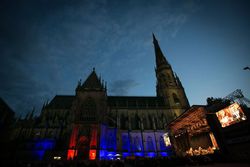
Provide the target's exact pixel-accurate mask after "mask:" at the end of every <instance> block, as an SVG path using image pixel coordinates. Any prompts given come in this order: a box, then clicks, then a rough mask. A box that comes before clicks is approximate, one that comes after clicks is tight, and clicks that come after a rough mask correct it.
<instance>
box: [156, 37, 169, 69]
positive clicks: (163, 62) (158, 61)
mask: <svg viewBox="0 0 250 167" xmlns="http://www.w3.org/2000/svg"><path fill="white" fill-rule="evenodd" d="M153 44H154V48H155V60H156V68H159V67H160V66H161V65H167V66H170V64H169V63H168V61H167V60H166V58H165V57H164V55H163V53H162V51H161V48H160V46H159V43H158V41H157V39H156V38H155V35H154V33H153Z"/></svg>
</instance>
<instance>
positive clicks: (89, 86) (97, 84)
mask: <svg viewBox="0 0 250 167" xmlns="http://www.w3.org/2000/svg"><path fill="white" fill-rule="evenodd" d="M80 89H83V90H103V85H102V83H101V80H100V78H98V77H97V75H96V72H95V68H93V71H92V73H91V74H90V75H89V76H88V78H87V79H86V81H85V82H84V83H83V84H82V85H81V88H80Z"/></svg>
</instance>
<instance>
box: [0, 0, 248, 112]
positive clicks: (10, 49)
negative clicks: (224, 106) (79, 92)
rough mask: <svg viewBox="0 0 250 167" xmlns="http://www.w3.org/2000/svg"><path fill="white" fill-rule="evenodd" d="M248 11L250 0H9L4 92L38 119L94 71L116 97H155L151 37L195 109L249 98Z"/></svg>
mask: <svg viewBox="0 0 250 167" xmlns="http://www.w3.org/2000/svg"><path fill="white" fill-rule="evenodd" d="M249 11H250V4H249V3H248V1H247V0H246V1H243V0H234V1H231V0H216V1H212V0H207V1H195V0H194V1H193V0H185V1H181V0H178V1H176V0H126V1H116V0H72V1H69V0H53V1H52V0H36V1H34V0H23V1H17V0H12V1H9V0H5V1H3V0H2V1H1V2H0V20H1V21H0V55H1V61H0V68H1V69H0V77H1V85H0V96H1V97H2V98H3V99H4V100H5V101H6V102H7V103H8V104H9V105H10V106H11V107H12V108H13V109H14V110H15V111H16V112H17V113H18V114H20V113H23V115H24V113H26V112H28V111H31V109H32V107H33V106H35V107H36V109H37V113H38V112H40V108H41V106H42V104H43V102H44V101H46V100H51V99H52V98H53V97H54V96H55V95H56V94H62V95H74V90H75V87H76V85H77V82H78V80H79V79H82V80H83V81H84V80H85V79H86V77H87V76H88V75H89V73H90V72H91V71H92V68H93V67H95V68H96V72H97V74H98V75H99V74H100V75H101V76H102V78H103V79H104V80H106V81H107V83H108V94H109V95H142V96H146V95H155V94H156V93H155V84H156V79H155V73H154V67H155V57H154V49H153V44H152V32H154V33H155V35H156V37H157V39H158V41H159V43H160V46H161V48H162V50H163V52H164V54H165V56H166V58H167V59H168V61H169V62H170V63H171V65H172V67H173V69H174V71H175V72H176V73H177V74H178V75H179V77H180V79H181V81H182V83H183V85H184V87H185V90H186V94H187V97H188V98H189V102H190V104H191V105H192V104H205V103H206V98H207V97H210V96H213V97H224V96H226V95H227V94H229V93H231V92H232V91H234V90H235V89H241V90H242V91H243V93H244V95H245V96H246V97H247V98H249V96H250V86H249V85H250V71H244V70H242V69H243V67H245V66H250V56H249V54H250V38H249V37H250V20H249V18H250V13H249Z"/></svg>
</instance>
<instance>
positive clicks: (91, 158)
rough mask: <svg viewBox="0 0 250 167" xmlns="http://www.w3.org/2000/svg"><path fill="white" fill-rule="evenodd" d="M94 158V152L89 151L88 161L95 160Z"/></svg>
mask: <svg viewBox="0 0 250 167" xmlns="http://www.w3.org/2000/svg"><path fill="white" fill-rule="evenodd" d="M95 158H96V150H89V159H90V160H95Z"/></svg>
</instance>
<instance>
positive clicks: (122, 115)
mask: <svg viewBox="0 0 250 167" xmlns="http://www.w3.org/2000/svg"><path fill="white" fill-rule="evenodd" d="M120 120H121V129H126V118H125V116H124V114H121V119H120Z"/></svg>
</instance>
